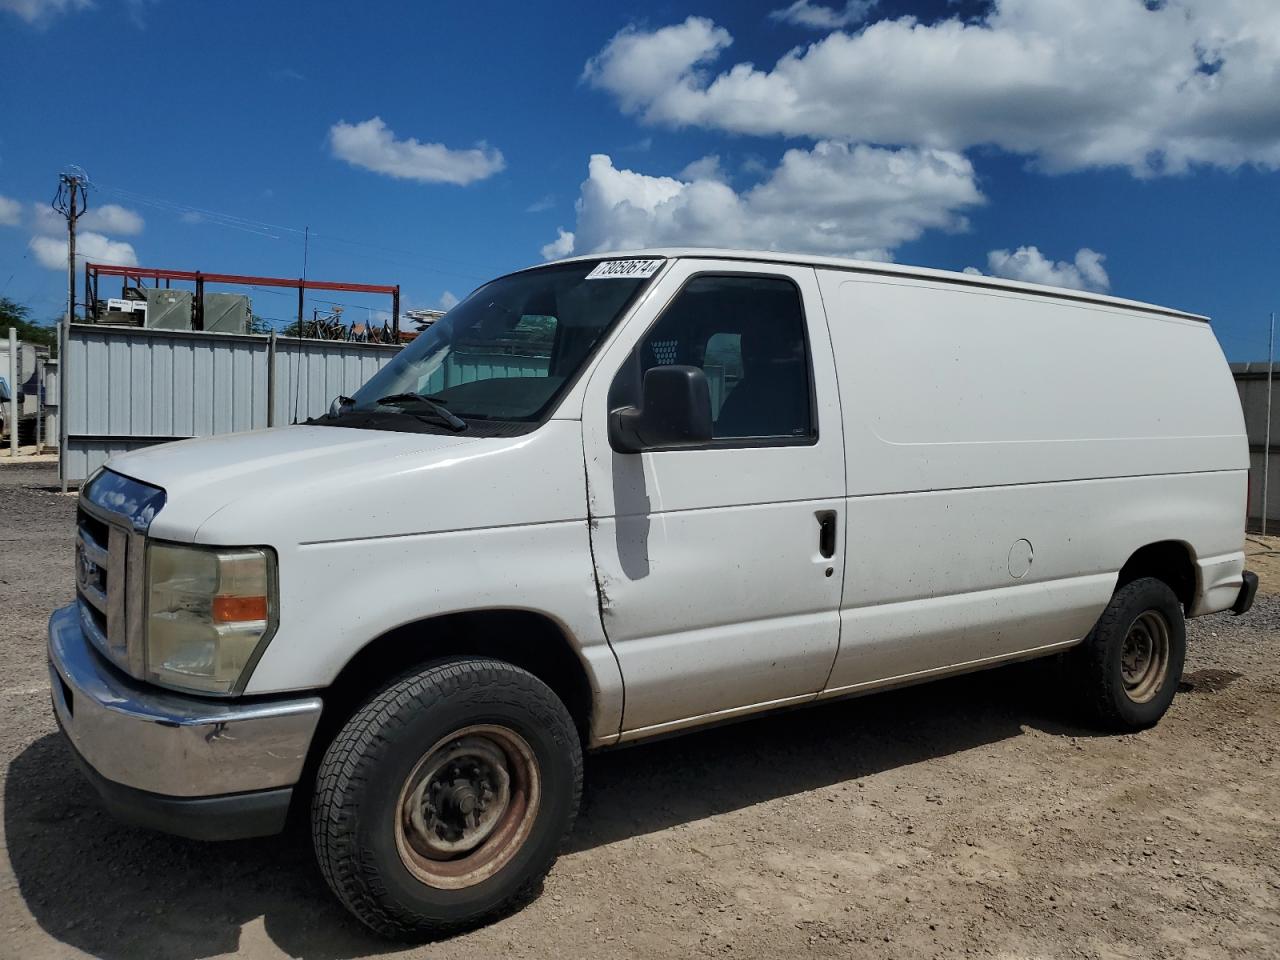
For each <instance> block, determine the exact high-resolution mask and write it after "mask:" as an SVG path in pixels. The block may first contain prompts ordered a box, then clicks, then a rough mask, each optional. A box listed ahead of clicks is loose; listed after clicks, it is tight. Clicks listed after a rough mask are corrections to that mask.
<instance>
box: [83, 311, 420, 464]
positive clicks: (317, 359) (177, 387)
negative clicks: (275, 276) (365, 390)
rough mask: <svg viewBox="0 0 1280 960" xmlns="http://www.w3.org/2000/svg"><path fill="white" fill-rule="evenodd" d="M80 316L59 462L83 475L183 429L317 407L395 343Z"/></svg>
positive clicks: (372, 367) (249, 425) (376, 365)
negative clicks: (150, 325)
mask: <svg viewBox="0 0 1280 960" xmlns="http://www.w3.org/2000/svg"><path fill="white" fill-rule="evenodd" d="M276 343H277V348H276V353H275V364H274V370H273V369H271V364H270V362H269V361H270V354H271V347H270V338H268V337H263V336H251V335H247V334H246V335H234V334H219V333H208V332H192V331H183V330H157V329H144V328H133V327H106V326H97V325H93V324H73V325H72V326H71V328H70V330H69V332H68V335H67V347H66V358H67V361H66V369H65V370H64V371H63V374H64V375H65V377H66V389H67V402H66V407H67V409H66V410H65V411H64V412H63V413H64V416H65V418H66V424H67V426H66V432H67V449H66V450H64V451H63V455H62V464H63V466H62V469H63V471H64V474H63V475H64V476H65V477H66V479H67V480H69V481H80V480H83V479H84V478H85V477H87V476H89V474H91V473H92V472H93V471H94V470H96V469H97V468H98V467H99V466H101V465H102V464H103V463H105V462H106V461H107V459H108V458H110V457H111V456H113V455H114V454H117V453H123V452H124V451H126V450H132V449H136V448H137V447H141V446H148V445H150V444H153V443H159V442H164V441H166V440H174V439H180V438H185V437H201V436H209V435H211V434H219V433H232V432H235V431H240V430H253V429H258V428H261V427H265V426H267V425H268V413H267V401H268V396H269V395H270V394H271V392H272V384H271V380H272V378H273V377H274V379H275V384H274V390H275V410H274V416H273V417H272V418H271V419H272V421H273V422H274V423H275V424H276V425H284V424H288V423H293V422H295V420H297V421H301V420H305V419H307V418H308V417H314V416H318V415H320V414H322V413H324V412H325V411H327V410H328V409H329V403H330V401H331V400H332V399H333V398H334V397H336V396H338V395H339V394H344V395H347V396H350V395H351V394H353V393H355V391H356V390H357V389H359V387H360V386H361V385H362V384H363V383H364V382H365V381H366V380H368V379H369V378H370V377H371V376H373V375H374V373H376V372H377V371H378V370H380V369H381V368H382V367H383V366H385V365H386V364H387V363H388V362H389V361H390V360H391V358H392V357H394V356H395V355H396V354H397V353H398V352H399V348H398V347H396V346H393V345H391V344H362V343H346V342H336V341H326V340H303V341H301V342H299V341H296V340H286V339H279V340H277V341H276Z"/></svg>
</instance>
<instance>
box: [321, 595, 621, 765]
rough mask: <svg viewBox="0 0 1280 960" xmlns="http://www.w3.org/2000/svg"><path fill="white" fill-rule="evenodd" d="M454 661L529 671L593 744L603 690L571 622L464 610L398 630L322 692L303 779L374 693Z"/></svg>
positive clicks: (364, 650) (537, 614) (368, 648)
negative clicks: (419, 670) (428, 666)
mask: <svg viewBox="0 0 1280 960" xmlns="http://www.w3.org/2000/svg"><path fill="white" fill-rule="evenodd" d="M456 656H476V657H492V658H494V659H497V660H504V661H506V662H507V663H511V664H513V665H515V666H517V667H520V668H521V669H524V670H528V671H529V672H530V673H532V674H533V675H534V676H535V677H537V678H538V679H539V680H541V681H542V682H543V683H545V684H546V685H547V686H548V687H550V688H551V690H552V691H553V692H554V693H555V694H556V696H558V697H559V698H560V699H561V701H562V702H563V703H564V705H565V707H566V708H567V709H568V711H569V715H570V716H571V717H572V718H573V722H574V725H575V726H576V727H577V729H578V734H579V737H580V738H581V740H582V742H583V744H584V745H585V744H588V743H590V742H591V734H592V730H591V724H592V710H593V707H594V705H595V700H596V696H597V686H596V684H595V682H594V680H593V679H592V676H591V672H590V669H589V667H588V666H587V663H586V662H585V660H584V659H583V657H582V656H581V653H580V652H579V650H578V648H577V646H576V645H575V644H574V642H573V640H572V638H571V636H570V633H569V631H568V629H567V628H566V627H565V625H564V624H562V623H560V622H559V621H558V620H556V619H555V618H553V617H551V616H550V615H548V614H547V613H544V612H542V611H539V610H530V609H522V608H488V609H479V610H466V611H459V612H453V613H445V614H438V615H433V616H429V617H423V618H421V619H419V620H414V621H412V622H410V623H405V624H402V625H400V626H398V627H393V628H392V629H390V630H387V631H386V632H384V633H382V634H380V635H379V636H377V637H374V638H373V639H372V640H370V641H369V642H368V643H366V644H365V645H364V646H363V647H361V648H360V649H359V650H358V651H356V653H355V654H353V655H352V656H351V658H350V659H349V660H348V661H347V662H346V664H345V665H344V666H343V667H342V669H341V670H340V671H339V672H338V674H337V676H336V677H335V678H334V680H333V682H332V683H331V684H330V685H329V686H328V687H327V688H326V690H325V691H324V712H323V713H322V715H321V718H320V724H319V726H318V727H317V729H316V733H315V736H314V737H313V739H312V743H311V748H310V755H309V756H308V758H307V763H306V769H305V770H304V772H303V776H302V780H301V782H302V783H308V782H309V781H310V779H311V778H312V777H313V775H314V771H315V769H316V767H317V766H318V765H319V762H320V758H321V757H322V756H323V754H324V751H325V750H327V749H328V746H329V744H330V743H331V742H332V740H333V738H334V736H335V735H336V734H337V732H338V730H339V729H341V727H342V725H343V724H344V723H346V721H347V720H348V719H349V718H350V717H351V715H352V714H353V713H355V711H356V710H357V709H358V708H359V706H360V704H362V703H363V702H364V701H365V700H367V699H368V697H369V696H370V695H371V694H372V693H373V692H374V691H376V690H377V689H378V688H380V687H381V686H383V685H384V684H386V683H387V682H388V681H389V680H391V679H392V678H394V677H396V676H399V675H400V674H403V673H405V672H406V671H408V670H411V669H412V668H413V667H414V666H416V665H419V664H425V663H428V662H430V661H432V660H438V659H441V658H443V657H456Z"/></svg>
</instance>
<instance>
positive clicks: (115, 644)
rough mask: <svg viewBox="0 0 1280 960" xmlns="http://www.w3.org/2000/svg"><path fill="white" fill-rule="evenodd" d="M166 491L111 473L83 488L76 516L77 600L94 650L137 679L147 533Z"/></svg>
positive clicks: (141, 663) (140, 670) (140, 669)
mask: <svg viewBox="0 0 1280 960" xmlns="http://www.w3.org/2000/svg"><path fill="white" fill-rule="evenodd" d="M164 500H165V495H164V491H163V490H161V489H159V488H158V487H153V486H150V485H149V484H145V483H140V482H139V481H137V480H134V479H132V478H130V477H125V476H122V475H120V474H117V473H113V472H112V471H110V470H103V471H99V472H98V474H96V475H95V477H94V478H93V480H91V481H90V482H89V483H88V484H86V486H85V488H84V490H83V491H81V497H80V509H79V511H78V512H77V515H76V600H77V603H78V606H79V608H80V624H81V626H82V627H83V628H84V632H85V634H86V635H87V636H88V637H89V639H90V641H91V642H92V643H93V645H94V646H95V647H97V648H98V650H99V651H100V652H101V653H102V654H103V655H104V656H105V657H106V658H107V659H108V660H110V661H111V662H112V663H114V664H115V665H116V666H118V667H120V668H121V669H122V670H124V671H125V672H126V673H129V674H130V675H132V676H134V677H138V678H141V677H142V675H143V673H144V667H145V664H144V661H143V653H142V604H143V601H144V597H143V585H144V580H145V572H146V571H145V567H146V533H147V528H148V527H149V526H150V525H151V521H152V519H154V517H155V515H156V513H157V512H159V510H160V508H161V507H163V506H164Z"/></svg>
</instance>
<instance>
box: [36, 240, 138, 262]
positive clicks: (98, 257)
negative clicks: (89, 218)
mask: <svg viewBox="0 0 1280 960" xmlns="http://www.w3.org/2000/svg"><path fill="white" fill-rule="evenodd" d="M29 246H30V247H31V252H32V253H34V254H35V255H36V260H38V261H39V263H40V265H41V266H44V267H48V268H49V269H50V270H65V269H67V241H66V239H65V238H59V237H50V236H41V235H37V236H34V237H32V238H31V243H30V244H29ZM85 261H88V262H90V263H112V264H117V265H119V266H124V267H136V266H137V265H138V255H137V253H135V252H134V249H133V245H132V244H130V243H125V242H124V241H123V240H112V239H111V238H110V237H104V236H103V235H102V234H100V233H94V232H93V231H85V232H84V233H77V234H76V262H77V264H82V263H84V262H85Z"/></svg>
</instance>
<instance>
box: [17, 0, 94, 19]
mask: <svg viewBox="0 0 1280 960" xmlns="http://www.w3.org/2000/svg"><path fill="white" fill-rule="evenodd" d="M91 6H93V2H92V0H0V10H5V11H8V12H9V13H12V14H15V15H16V16H17V17H18V19H20V20H25V21H26V22H27V23H47V22H48V21H49V20H51V19H52V18H53V17H56V16H57V15H58V14H60V13H66V12H68V11H71V10H86V9H88V8H89V7H91Z"/></svg>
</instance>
